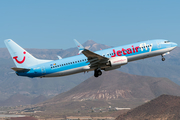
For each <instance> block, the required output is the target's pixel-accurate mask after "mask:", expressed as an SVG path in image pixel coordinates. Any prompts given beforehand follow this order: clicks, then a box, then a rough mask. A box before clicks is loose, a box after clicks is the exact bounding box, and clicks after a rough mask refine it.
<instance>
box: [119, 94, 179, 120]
mask: <svg viewBox="0 0 180 120" xmlns="http://www.w3.org/2000/svg"><path fill="white" fill-rule="evenodd" d="M179 118H180V97H178V96H171V95H161V96H160V97H158V98H156V99H154V100H151V101H150V102H148V103H146V104H143V105H141V106H139V107H137V108H134V109H133V110H131V111H128V112H127V113H126V114H123V115H120V116H119V117H117V119H116V120H179Z"/></svg>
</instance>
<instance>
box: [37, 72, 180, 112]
mask: <svg viewBox="0 0 180 120" xmlns="http://www.w3.org/2000/svg"><path fill="white" fill-rule="evenodd" d="M162 94H169V95H179V96H180V86H178V85H177V84H175V83H174V82H172V81H171V80H169V79H167V78H154V77H147V76H139V75H131V74H127V73H123V72H120V71H117V70H114V71H108V72H103V76H102V77H98V78H94V77H90V78H89V79H87V80H86V81H84V82H82V83H81V84H79V85H77V86H76V87H74V88H73V89H71V90H69V91H67V92H64V93H61V94H59V95H57V96H55V97H53V98H52V99H50V100H47V101H45V102H43V103H41V104H37V106H39V107H42V108H44V109H45V113H46V114H54V112H55V113H56V114H62V113H63V112H65V111H66V112H67V113H68V112H72V111H80V112H82V113H84V114H85V113H88V112H89V111H91V110H92V108H101V109H104V111H108V108H109V106H111V107H112V108H115V107H122V108H134V107H136V106H138V105H140V104H142V103H145V102H147V101H149V100H151V99H153V98H156V97H158V96H160V95H162ZM37 106H35V108H38V107H37ZM82 106H83V107H82ZM38 109H39V108H38ZM57 111H60V112H57ZM47 112H48V113H47Z"/></svg>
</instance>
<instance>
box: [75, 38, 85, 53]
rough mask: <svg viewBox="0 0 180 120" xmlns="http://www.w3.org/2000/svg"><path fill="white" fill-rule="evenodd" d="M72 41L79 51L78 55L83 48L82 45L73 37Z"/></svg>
mask: <svg viewBox="0 0 180 120" xmlns="http://www.w3.org/2000/svg"><path fill="white" fill-rule="evenodd" d="M74 42H75V44H76V46H77V47H78V49H79V53H78V55H79V54H80V53H81V52H82V51H83V50H84V47H83V46H82V45H81V44H80V43H79V42H78V41H77V40H76V39H74Z"/></svg>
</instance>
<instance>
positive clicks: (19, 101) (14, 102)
mask: <svg viewBox="0 0 180 120" xmlns="http://www.w3.org/2000/svg"><path fill="white" fill-rule="evenodd" d="M45 100H47V98H46V97H45V96H43V95H39V96H38V97H35V98H33V97H30V96H25V95H22V94H14V95H12V96H10V97H9V98H8V99H7V100H4V101H1V102H0V106H19V105H31V104H37V103H40V102H44V101H45Z"/></svg>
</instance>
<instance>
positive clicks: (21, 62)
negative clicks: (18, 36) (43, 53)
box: [4, 39, 51, 68]
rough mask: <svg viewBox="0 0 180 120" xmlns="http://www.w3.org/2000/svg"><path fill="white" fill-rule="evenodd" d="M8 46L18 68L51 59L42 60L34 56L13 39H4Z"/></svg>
mask: <svg viewBox="0 0 180 120" xmlns="http://www.w3.org/2000/svg"><path fill="white" fill-rule="evenodd" d="M4 43H5V44H6V47H7V49H8V51H9V53H10V54H11V57H12V59H13V61H14V63H15V65H16V67H18V68H27V67H30V66H34V65H37V64H41V63H45V62H49V61H51V60H40V59H37V58H35V57H33V56H32V55H31V54H29V53H28V52H27V51H26V50H24V49H23V48H22V47H21V46H19V45H18V44H16V43H15V42H14V41H13V40H11V39H7V40H5V41H4Z"/></svg>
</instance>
